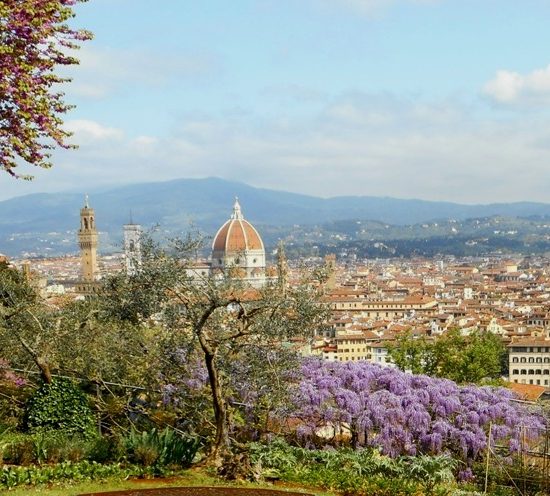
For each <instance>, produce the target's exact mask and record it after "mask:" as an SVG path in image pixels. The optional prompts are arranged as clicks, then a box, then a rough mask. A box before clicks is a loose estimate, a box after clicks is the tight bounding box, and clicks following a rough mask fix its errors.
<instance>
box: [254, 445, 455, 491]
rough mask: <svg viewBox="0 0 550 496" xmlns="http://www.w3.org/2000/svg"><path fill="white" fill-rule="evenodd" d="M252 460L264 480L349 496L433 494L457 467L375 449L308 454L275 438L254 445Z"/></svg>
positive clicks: (450, 462)
mask: <svg viewBox="0 0 550 496" xmlns="http://www.w3.org/2000/svg"><path fill="white" fill-rule="evenodd" d="M250 457H251V459H252V462H253V463H255V464H256V466H257V467H258V468H259V470H260V472H261V473H262V474H263V476H264V477H268V478H280V479H283V480H286V481H292V482H299V483H302V484H307V485H310V486H317V487H323V488H326V489H330V490H334V491H342V492H344V493H347V494H369V495H380V496H385V495H403V496H408V495H413V494H417V493H418V492H419V491H420V490H422V492H423V493H424V494H433V493H434V491H435V489H436V488H437V487H440V486H441V485H442V484H445V483H450V482H453V481H454V477H453V470H454V469H455V468H456V462H455V461H454V460H453V459H451V458H449V457H446V456H434V457H430V456H419V457H400V458H390V457H388V456H383V455H381V454H380V453H379V452H378V451H377V450H374V449H359V450H352V449H349V448H343V449H338V450H336V449H330V450H309V449H304V448H298V447H293V446H289V445H288V444H287V443H286V442H285V441H284V440H281V439H276V440H274V441H273V442H271V443H269V444H259V443H252V444H251V445H250Z"/></svg>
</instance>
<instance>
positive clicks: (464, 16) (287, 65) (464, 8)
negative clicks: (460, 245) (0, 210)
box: [0, 0, 550, 203]
mask: <svg viewBox="0 0 550 496" xmlns="http://www.w3.org/2000/svg"><path fill="white" fill-rule="evenodd" d="M76 10H77V17H76V19H75V21H74V24H75V25H78V26H80V27H85V28H87V29H90V30H91V31H93V32H94V33H95V39H94V40H93V41H92V42H90V43H87V44H86V46H85V47H84V48H83V49H82V50H81V53H80V58H81V65H80V66H79V67H75V68H71V69H70V75H71V76H72V77H73V82H72V83H70V84H69V85H66V87H65V91H66V93H67V100H68V101H70V102H71V103H75V104H76V105H77V107H76V109H75V110H73V111H71V112H70V113H69V114H68V115H67V116H66V119H65V120H66V127H67V128H68V129H70V130H73V131H74V132H75V135H74V137H73V141H74V142H75V143H78V144H79V145H80V148H79V149H78V150H76V151H58V152H56V153H55V163H56V165H55V167H54V168H53V169H51V170H48V171H37V173H36V179H35V181H33V182H32V183H28V182H14V181H13V180H12V179H10V178H8V177H0V199H5V198H8V197H10V196H16V195H21V194H26V193H31V192H38V191H60V190H67V189H71V190H78V191H83V189H88V190H90V191H93V190H94V188H97V187H105V186H109V185H114V184H124V183H128V182H143V181H153V180H168V179H173V178H178V177H205V176H220V177H224V178H227V179H231V180H237V181H244V182H247V183H249V184H252V185H255V186H261V187H268V188H274V189H284V190H289V191H295V192H301V193H307V194H313V195H319V196H336V195H373V196H395V197H401V198H424V199H434V200H441V199H446V200H451V201H459V202H466V203H487V202H493V201H519V200H536V201H545V202H548V201H550V197H549V195H548V191H549V189H550V174H549V172H550V165H549V164H550V112H549V109H550V52H549V51H548V47H549V46H550V30H549V29H548V24H549V21H550V2H547V1H543V0H540V1H535V0H523V1H521V2H518V1H517V0H514V1H511V0H510V1H507V0H476V1H471V0H256V1H252V0H248V1H245V0H233V1H231V2H228V1H214V0H201V1H183V0H167V1H164V2H151V1H150V0H147V1H145V0H90V1H89V2H88V3H85V4H82V5H79V6H78V7H77V9H76Z"/></svg>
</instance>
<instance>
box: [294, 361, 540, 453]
mask: <svg viewBox="0 0 550 496" xmlns="http://www.w3.org/2000/svg"><path fill="white" fill-rule="evenodd" d="M302 373H303V379H302V381H301V384H300V388H299V395H298V396H297V397H296V398H295V406H296V410H295V413H294V415H295V416H296V417H297V418H299V419H300V420H301V425H300V428H299V434H301V435H302V436H305V437H307V438H309V439H313V438H315V437H316V436H318V435H319V434H322V435H325V436H326V435H327V432H328V433H330V432H333V433H334V434H343V435H346V434H347V435H349V434H351V437H352V441H353V442H354V444H356V445H362V446H376V447H380V448H381V450H382V452H383V453H384V454H387V455H390V456H399V455H416V454H421V453H428V454H438V453H445V452H449V453H452V454H454V456H458V457H460V458H461V459H463V460H465V461H471V460H474V459H475V458H476V457H477V456H478V455H479V454H480V453H481V452H482V451H483V450H484V449H485V448H486V447H487V442H488V430H489V425H491V426H492V427H491V433H492V435H491V439H492V443H493V444H501V445H502V444H507V445H508V446H509V448H510V450H512V451H513V450H517V449H518V447H519V446H520V443H519V439H520V437H521V436H522V435H523V434H524V433H527V436H531V437H536V436H538V435H539V433H540V432H541V431H542V430H543V429H544V424H543V420H542V418H541V417H540V416H538V415H536V414H533V413H530V412H529V411H528V410H527V409H526V408H525V407H524V406H523V405H521V404H518V403H515V402H513V401H511V400H513V398H514V394H513V393H512V392H511V391H510V390H507V389H505V388H492V387H478V386H463V387H461V386H458V385H457V384H455V383H454V382H452V381H449V380H446V379H435V378H431V377H427V376H422V375H411V374H407V373H404V372H401V371H399V370H397V369H394V368H390V367H381V366H378V365H375V364H371V363H368V362H346V363H340V362H329V363H327V362H323V361H320V360H316V359H308V360H306V361H305V362H304V365H303V367H302Z"/></svg>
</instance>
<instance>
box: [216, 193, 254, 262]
mask: <svg viewBox="0 0 550 496" xmlns="http://www.w3.org/2000/svg"><path fill="white" fill-rule="evenodd" d="M263 249H264V244H263V242H262V239H261V238H260V235H259V234H258V231H256V229H255V228H254V226H253V225H252V224H251V223H250V222H248V221H246V220H244V218H243V216H242V213H241V207H240V205H239V203H238V201H236V202H235V206H234V207H233V215H232V216H231V219H229V220H228V221H227V222H226V223H225V224H224V225H223V226H222V227H220V229H219V230H218V232H217V234H216V236H215V237H214V242H213V243H212V251H214V252H224V253H226V254H227V253H239V252H245V251H250V250H263Z"/></svg>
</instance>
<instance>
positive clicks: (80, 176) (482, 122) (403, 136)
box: [0, 93, 550, 203]
mask: <svg viewBox="0 0 550 496" xmlns="http://www.w3.org/2000/svg"><path fill="white" fill-rule="evenodd" d="M549 124H550V122H549V118H548V117H546V116H544V115H540V114H528V115H525V116H522V118H521V120H499V119H492V118H491V117H489V116H487V115H486V114H476V113H475V112H473V111H472V109H471V108H470V107H468V106H465V105H461V104H460V103H457V102H455V101H440V102H435V103H429V102H418V101H407V100H401V99H397V98H394V97H391V96H388V95H383V96H380V95H368V94H361V93H354V94H347V95H342V96H341V97H340V98H337V99H336V100H334V101H332V102H331V103H329V104H327V105H326V106H325V107H324V108H323V109H322V110H321V111H320V112H317V113H315V114H313V115H311V116H310V117H309V118H308V119H305V118H304V119H302V120H300V122H298V121H288V120H283V121H280V120H277V119H271V120H270V119H268V118H267V117H266V116H263V115H249V114H246V115H245V116H232V117H223V118H222V117H210V118H208V117H204V116H202V117H201V118H192V117H191V118H186V119H185V120H183V121H182V122H181V123H180V125H179V126H178V127H177V128H175V129H172V130H171V132H170V133H168V134H166V135H158V136H129V135H128V133H122V132H121V131H120V130H117V129H113V128H108V127H105V126H102V125H99V124H97V123H90V122H88V121H77V122H76V123H74V122H73V123H72V128H73V129H74V130H76V131H78V132H79V133H80V134H79V135H78V137H79V139H80V138H81V137H84V136H88V138H89V141H88V142H86V143H83V142H82V141H80V143H81V145H82V146H81V147H80V149H79V150H68V151H58V152H56V154H55V157H54V159H55V165H54V167H53V168H52V169H51V170H49V171H44V172H41V173H39V175H38V177H37V179H36V181H35V183H34V184H32V183H31V184H30V185H29V184H23V185H22V186H18V187H20V188H22V189H21V191H19V194H21V192H22V191H25V192H31V191H41V190H42V191H44V190H49V191H59V190H61V189H64V188H69V187H70V188H73V189H82V187H81V185H82V184H87V185H88V186H89V187H94V186H105V185H111V184H124V183H128V182H143V181H161V180H168V179H174V178H178V177H205V176H220V177H224V178H227V179H231V180H237V181H243V182H246V183H249V184H252V185H256V186H261V187H267V188H275V189H283V190H290V191H296V192H302V193H309V194H314V195H321V196H336V195H374V196H395V197H402V198H425V199H434V200H449V201H460V202H476V203H477V202H481V203H488V202H496V201H501V202H508V201H519V200H527V199H528V200H532V201H546V202H547V201H548V190H549V189H550V175H548V170H547V169H548V165H547V164H548V163H550V147H548V146H546V143H548V131H547V130H548V129H549V128H550V126H549ZM94 140H95V141H94ZM6 180H7V179H4V180H3V179H2V177H1V176H0V194H2V193H3V194H4V197H5V196H6V194H7V193H6V191H10V190H9V186H8V185H6V186H4V185H3V181H6ZM10 181H11V180H10ZM9 184H10V185H12V184H13V181H11V182H10V183H9ZM23 188H25V189H23ZM11 194H13V193H11Z"/></svg>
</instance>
